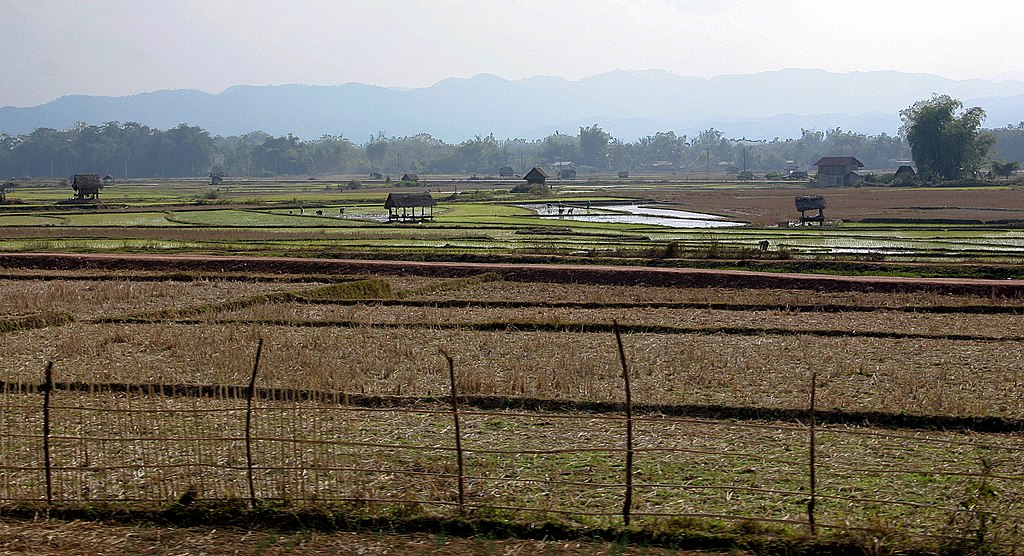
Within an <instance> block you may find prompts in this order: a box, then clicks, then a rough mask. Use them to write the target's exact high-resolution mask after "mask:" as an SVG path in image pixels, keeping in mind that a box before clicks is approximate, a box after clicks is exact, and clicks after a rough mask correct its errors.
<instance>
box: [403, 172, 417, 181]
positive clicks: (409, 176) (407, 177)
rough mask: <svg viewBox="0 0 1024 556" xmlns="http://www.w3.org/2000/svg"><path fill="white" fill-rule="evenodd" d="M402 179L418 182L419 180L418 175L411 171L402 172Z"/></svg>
mask: <svg viewBox="0 0 1024 556" xmlns="http://www.w3.org/2000/svg"><path fill="white" fill-rule="evenodd" d="M402 181H411V182H418V181H420V175H419V174H412V173H409V174H402Z"/></svg>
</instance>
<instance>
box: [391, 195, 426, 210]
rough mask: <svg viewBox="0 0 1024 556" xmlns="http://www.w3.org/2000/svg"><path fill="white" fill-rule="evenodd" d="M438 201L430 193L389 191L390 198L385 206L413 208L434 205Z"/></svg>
mask: <svg viewBox="0 0 1024 556" xmlns="http://www.w3.org/2000/svg"><path fill="white" fill-rule="evenodd" d="M436 204H437V201H435V200H434V198H433V197H431V196H430V193H388V200H387V201H384V208H386V209H392V208H411V207H432V206H434V205H436Z"/></svg>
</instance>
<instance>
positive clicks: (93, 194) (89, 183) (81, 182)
mask: <svg viewBox="0 0 1024 556" xmlns="http://www.w3.org/2000/svg"><path fill="white" fill-rule="evenodd" d="M102 188H103V182H102V181H101V180H100V175H99V174H75V178H74V179H73V180H72V181H71V189H74V190H75V198H76V199H79V200H82V201H84V200H86V199H93V200H97V199H99V198H100V189H102Z"/></svg>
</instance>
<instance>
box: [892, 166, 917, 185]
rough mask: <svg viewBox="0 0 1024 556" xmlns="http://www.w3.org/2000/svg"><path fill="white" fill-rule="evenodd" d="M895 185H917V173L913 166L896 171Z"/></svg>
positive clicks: (901, 167)
mask: <svg viewBox="0 0 1024 556" xmlns="http://www.w3.org/2000/svg"><path fill="white" fill-rule="evenodd" d="M893 183H895V184H896V185H914V184H916V183H917V172H915V171H914V168H913V167H911V166H900V167H899V168H897V169H896V176H895V180H894V182H893Z"/></svg>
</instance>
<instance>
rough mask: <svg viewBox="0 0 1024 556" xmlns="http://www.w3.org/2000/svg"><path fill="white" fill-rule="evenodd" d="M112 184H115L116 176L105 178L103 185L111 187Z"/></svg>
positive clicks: (108, 175) (106, 176)
mask: <svg viewBox="0 0 1024 556" xmlns="http://www.w3.org/2000/svg"><path fill="white" fill-rule="evenodd" d="M112 183H114V176H111V175H110V174H107V175H105V176H103V185H111V184H112Z"/></svg>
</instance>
